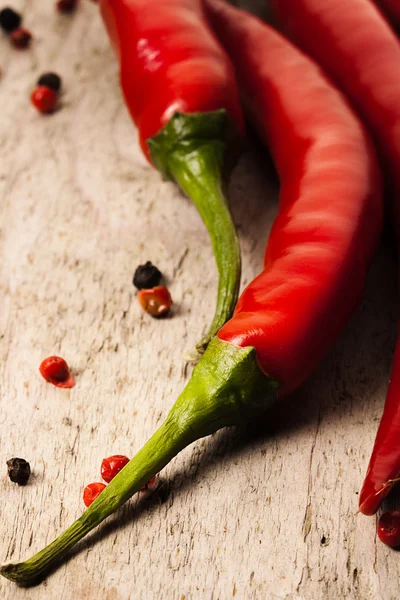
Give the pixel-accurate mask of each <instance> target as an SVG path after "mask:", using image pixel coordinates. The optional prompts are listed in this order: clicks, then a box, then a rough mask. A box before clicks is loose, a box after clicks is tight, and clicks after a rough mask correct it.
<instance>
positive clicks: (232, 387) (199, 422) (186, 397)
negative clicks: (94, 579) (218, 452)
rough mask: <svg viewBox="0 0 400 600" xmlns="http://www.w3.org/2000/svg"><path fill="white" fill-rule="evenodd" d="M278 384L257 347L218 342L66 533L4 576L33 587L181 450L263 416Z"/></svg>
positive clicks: (5, 568)
mask: <svg viewBox="0 0 400 600" xmlns="http://www.w3.org/2000/svg"><path fill="white" fill-rule="evenodd" d="M276 390H277V384H276V383H275V382H274V381H272V380H269V379H267V378H266V377H265V376H264V375H263V374H262V373H261V371H260V370H259V368H258V365H257V361H256V356H255V350H254V348H238V347H236V346H233V345H231V344H228V343H227V342H222V341H220V340H219V339H218V338H214V339H213V340H212V342H211V343H210V345H209V347H208V349H207V350H206V352H205V353H204V355H203V357H202V358H201V360H200V362H199V364H198V365H197V367H196V368H195V369H194V371H193V375H192V378H191V379H190V381H189V382H188V384H187V386H186V388H185V389H184V390H183V392H182V394H181V395H180V396H179V398H178V400H177V401H176V403H175V404H174V406H173V408H172V409H171V412H170V413H169V415H168V416H167V418H166V420H165V421H164V423H163V424H162V425H161V427H160V428H159V429H158V430H157V431H156V432H155V434H154V435H153V437H151V438H150V440H149V441H148V442H147V443H146V444H145V445H144V446H143V448H142V449H141V450H140V451H139V452H138V454H136V456H135V457H134V458H133V459H132V460H131V461H130V462H129V463H128V464H127V465H126V467H124V469H122V471H120V472H119V473H118V475H117V476H116V477H115V478H114V479H113V480H112V481H111V482H110V483H109V485H108V486H107V487H106V488H105V490H104V491H103V492H102V493H101V494H100V495H99V496H98V498H97V499H96V500H95V501H94V502H93V504H92V505H91V506H90V507H89V508H88V509H87V510H86V511H85V512H84V513H83V515H82V516H81V517H80V518H79V519H78V520H77V521H75V523H73V524H72V525H71V526H70V527H69V528H68V529H67V530H66V531H65V532H64V533H62V534H61V535H60V536H59V537H58V538H57V539H56V540H54V542H52V543H51V544H49V545H48V546H47V547H46V548H44V549H43V550H41V551H40V552H38V553H37V554H35V555H34V556H33V557H32V558H30V559H28V560H26V561H25V562H22V563H18V564H9V565H5V566H3V567H2V568H1V569H0V573H1V574H2V575H3V576H4V577H7V578H8V579H10V580H11V581H15V582H16V583H19V584H21V585H25V586H26V585H31V584H33V583H35V582H37V580H38V578H40V577H41V576H42V575H44V574H45V572H46V571H47V570H48V568H49V567H50V566H52V565H53V564H54V563H55V562H56V561H57V560H59V559H60V558H61V557H62V556H63V555H64V554H65V553H66V552H67V551H68V550H69V549H70V548H72V546H74V545H75V544H76V543H77V542H78V541H79V540H80V539H82V538H83V537H84V536H85V535H86V534H87V533H88V532H89V531H91V530H92V529H93V528H94V527H96V526H97V525H99V524H100V523H101V522H102V521H103V520H104V519H105V518H106V517H108V516H109V515H111V514H112V513H113V512H114V511H116V510H117V509H118V508H119V507H120V506H122V504H124V503H125V502H126V501H127V500H128V499H129V498H130V497H131V496H132V495H133V494H134V493H135V492H137V491H139V490H140V488H141V486H142V485H144V484H145V483H146V482H147V481H149V479H151V477H153V475H155V474H156V473H158V472H159V471H160V470H161V469H162V468H163V467H164V466H165V465H166V464H167V463H169V461H170V460H171V459H172V458H173V457H174V456H175V455H176V454H178V452H180V451H181V450H182V449H183V448H185V447H186V446H188V445H189V444H191V443H192V442H194V441H195V440H197V439H199V438H201V437H203V436H206V435H209V434H211V433H213V432H215V431H217V430H218V429H220V428H221V427H225V426H229V425H237V424H239V423H242V422H243V421H244V420H245V419H247V418H248V417H250V416H254V415H255V414H257V413H258V412H260V411H264V410H265V409H266V408H267V407H268V405H269V404H271V403H272V402H273V401H274V399H275V396H276Z"/></svg>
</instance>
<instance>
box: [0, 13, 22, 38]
mask: <svg viewBox="0 0 400 600" xmlns="http://www.w3.org/2000/svg"><path fill="white" fill-rule="evenodd" d="M21 21H22V18H21V15H19V14H18V13H17V12H15V10H13V9H12V8H8V7H7V8H3V10H0V27H1V28H2V29H3V30H4V31H5V32H6V33H11V32H12V31H14V29H17V27H19V26H20V25H21Z"/></svg>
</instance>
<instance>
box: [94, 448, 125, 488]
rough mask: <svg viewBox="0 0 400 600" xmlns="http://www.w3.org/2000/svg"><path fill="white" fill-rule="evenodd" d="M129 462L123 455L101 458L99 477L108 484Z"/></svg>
mask: <svg viewBox="0 0 400 600" xmlns="http://www.w3.org/2000/svg"><path fill="white" fill-rule="evenodd" d="M128 462H129V458H128V457H127V456H124V455H123V454H114V455H113V456H109V457H108V458H103V461H102V463H101V469H100V471H101V476H102V478H103V479H104V481H106V482H107V483H110V481H111V479H113V478H114V477H115V476H116V475H117V473H119V472H120V471H121V469H123V468H124V467H125V465H127V464H128Z"/></svg>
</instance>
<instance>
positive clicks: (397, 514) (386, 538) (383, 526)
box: [377, 510, 400, 548]
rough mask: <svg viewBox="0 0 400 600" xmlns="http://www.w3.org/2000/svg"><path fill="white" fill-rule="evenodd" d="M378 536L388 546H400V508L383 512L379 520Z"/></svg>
mask: <svg viewBox="0 0 400 600" xmlns="http://www.w3.org/2000/svg"><path fill="white" fill-rule="evenodd" d="M377 533H378V537H379V539H380V540H381V542H383V543H384V544H386V545H387V546H390V547H391V548H397V546H400V510H391V511H389V512H385V513H383V515H381V517H380V519H379V521H378V527H377Z"/></svg>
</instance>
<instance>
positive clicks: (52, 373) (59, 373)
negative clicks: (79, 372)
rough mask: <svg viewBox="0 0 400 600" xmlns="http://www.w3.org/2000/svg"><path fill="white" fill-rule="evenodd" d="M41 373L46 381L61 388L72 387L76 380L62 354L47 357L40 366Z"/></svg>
mask: <svg viewBox="0 0 400 600" xmlns="http://www.w3.org/2000/svg"><path fill="white" fill-rule="evenodd" d="M39 371H40V374H41V375H42V377H44V379H45V380H46V381H48V382H49V383H52V384H53V385H55V386H56V387H60V388H72V387H74V385H75V380H74V377H73V375H72V374H71V372H70V370H69V367H68V365H67V363H66V362H65V360H64V359H63V358H61V357H60V356H49V357H48V358H45V359H44V360H43V361H42V363H41V364H40V367H39Z"/></svg>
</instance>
